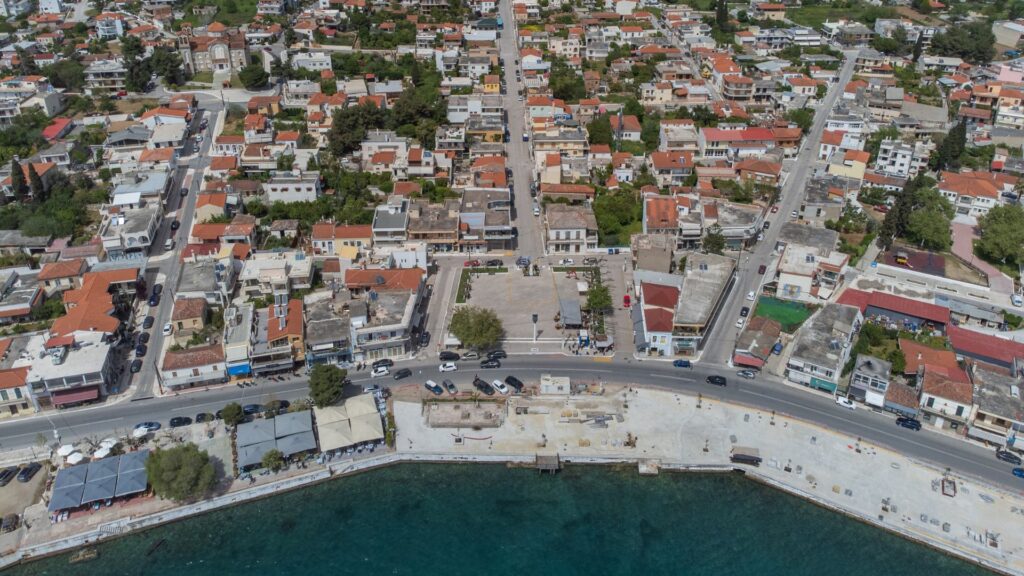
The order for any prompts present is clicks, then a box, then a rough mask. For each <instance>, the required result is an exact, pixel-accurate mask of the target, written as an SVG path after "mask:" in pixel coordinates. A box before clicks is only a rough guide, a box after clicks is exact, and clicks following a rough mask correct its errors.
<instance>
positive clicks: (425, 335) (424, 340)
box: [420, 332, 430, 346]
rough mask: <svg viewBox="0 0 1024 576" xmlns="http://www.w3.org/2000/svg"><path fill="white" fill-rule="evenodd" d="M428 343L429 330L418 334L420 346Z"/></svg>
mask: <svg viewBox="0 0 1024 576" xmlns="http://www.w3.org/2000/svg"><path fill="white" fill-rule="evenodd" d="M427 344H430V332H423V333H422V334H420V346H426V345H427Z"/></svg>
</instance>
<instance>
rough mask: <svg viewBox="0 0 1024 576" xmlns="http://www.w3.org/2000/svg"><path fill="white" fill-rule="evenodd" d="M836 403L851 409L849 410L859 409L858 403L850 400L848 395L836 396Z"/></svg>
mask: <svg viewBox="0 0 1024 576" xmlns="http://www.w3.org/2000/svg"><path fill="white" fill-rule="evenodd" d="M836 405H837V406H842V407H843V408H846V409H849V410H856V409H857V405H856V404H854V403H853V400H850V399H849V398H847V397H846V396H836Z"/></svg>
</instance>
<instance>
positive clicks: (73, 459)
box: [68, 452, 85, 466]
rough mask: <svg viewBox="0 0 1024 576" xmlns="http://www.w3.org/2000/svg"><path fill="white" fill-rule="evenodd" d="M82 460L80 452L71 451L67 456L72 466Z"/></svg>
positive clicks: (83, 457)
mask: <svg viewBox="0 0 1024 576" xmlns="http://www.w3.org/2000/svg"><path fill="white" fill-rule="evenodd" d="M82 460H85V456H82V453H81V452H73V453H72V454H71V455H70V456H68V464H71V465H72V466H74V465H75V464H78V463H79V462H81V461H82Z"/></svg>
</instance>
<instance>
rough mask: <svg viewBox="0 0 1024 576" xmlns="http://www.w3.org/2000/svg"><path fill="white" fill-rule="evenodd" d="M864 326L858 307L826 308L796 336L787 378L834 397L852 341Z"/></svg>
mask: <svg viewBox="0 0 1024 576" xmlns="http://www.w3.org/2000/svg"><path fill="white" fill-rule="evenodd" d="M863 322H864V317H863V316H862V315H861V312H860V310H858V309H857V308H856V307H853V306H844V305H842V304H833V303H829V304H825V306H824V307H822V308H821V309H820V310H818V311H817V312H816V313H815V314H814V315H813V316H811V318H810V319H808V320H807V322H806V323H804V325H803V327H801V328H800V331H799V332H798V333H797V337H796V340H795V341H794V342H793V344H792V347H793V351H792V353H791V354H790V357H789V360H788V361H787V362H786V370H785V375H786V378H787V379H789V381H791V382H795V383H797V384H803V385H804V386H808V387H810V388H817V389H819V390H824V391H826V392H829V393H835V391H836V390H837V389H838V387H839V379H840V376H841V375H842V371H843V366H844V365H845V364H846V361H847V359H848V358H849V354H850V348H851V346H852V343H853V338H854V336H855V335H856V333H857V331H858V330H859V329H860V326H861V324H862V323H863Z"/></svg>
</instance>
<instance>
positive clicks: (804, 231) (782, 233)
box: [778, 222, 839, 248]
mask: <svg viewBox="0 0 1024 576" xmlns="http://www.w3.org/2000/svg"><path fill="white" fill-rule="evenodd" d="M838 239H839V233H838V232H836V231H835V230H829V229H827V228H815V227H814V226H807V225H806V224H797V223H796V222H786V223H785V224H783V225H782V229H781V230H779V240H778V241H779V242H780V243H784V244H799V245H801V246H812V247H817V248H834V247H835V245H836V240H838Z"/></svg>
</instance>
